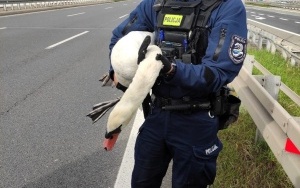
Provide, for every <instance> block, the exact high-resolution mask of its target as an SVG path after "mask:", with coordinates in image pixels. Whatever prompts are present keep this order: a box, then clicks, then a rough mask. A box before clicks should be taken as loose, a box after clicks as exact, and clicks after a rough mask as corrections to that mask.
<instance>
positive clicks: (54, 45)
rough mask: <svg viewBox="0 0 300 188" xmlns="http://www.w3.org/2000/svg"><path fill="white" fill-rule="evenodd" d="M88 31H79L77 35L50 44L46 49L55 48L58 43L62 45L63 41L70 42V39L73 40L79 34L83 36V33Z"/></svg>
mask: <svg viewBox="0 0 300 188" xmlns="http://www.w3.org/2000/svg"><path fill="white" fill-rule="evenodd" d="M88 32H89V31H84V32H82V33H79V34H77V35H74V36H73V37H70V38H67V39H65V40H63V41H60V42H58V43H55V44H53V45H51V46H48V47H47V48H45V49H46V50H49V49H51V48H54V47H56V46H58V45H60V44H62V43H65V42H68V41H69V40H72V39H74V38H76V37H79V36H81V35H84V34H86V33H88Z"/></svg>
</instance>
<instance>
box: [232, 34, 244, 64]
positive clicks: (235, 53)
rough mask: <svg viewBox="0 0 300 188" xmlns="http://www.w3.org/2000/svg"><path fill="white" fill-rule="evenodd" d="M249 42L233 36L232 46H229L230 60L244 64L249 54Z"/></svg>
mask: <svg viewBox="0 0 300 188" xmlns="http://www.w3.org/2000/svg"><path fill="white" fill-rule="evenodd" d="M246 45H247V40H246V39H244V38H242V37H240V36H237V35H233V36H232V38H231V44H230V46H229V50H228V53H229V57H230V59H231V60H232V61H233V62H234V63H235V64H239V63H242V62H243V61H244V59H245V57H246V53H247V50H246V48H247V46H246Z"/></svg>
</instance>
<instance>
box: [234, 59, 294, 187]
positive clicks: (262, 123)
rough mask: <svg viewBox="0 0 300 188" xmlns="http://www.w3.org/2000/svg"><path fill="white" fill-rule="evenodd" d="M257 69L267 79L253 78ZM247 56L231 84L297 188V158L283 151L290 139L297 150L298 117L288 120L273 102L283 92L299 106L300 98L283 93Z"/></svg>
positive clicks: (278, 82)
mask: <svg viewBox="0 0 300 188" xmlns="http://www.w3.org/2000/svg"><path fill="white" fill-rule="evenodd" d="M253 66H256V67H257V68H259V70H261V72H264V73H266V74H268V75H259V76H254V75H252V68H253ZM261 67H262V66H261V65H259V63H258V62H256V61H255V60H254V57H253V56H250V55H248V56H247V57H246V60H245V62H244V66H243V68H242V70H241V72H240V74H239V76H238V77H236V79H235V80H234V81H233V82H232V83H231V85H232V86H233V87H234V89H235V91H236V92H237V94H238V96H239V97H240V99H241V100H242V103H243V105H244V106H245V108H246V109H247V111H248V113H249V114H250V115H251V117H252V119H253V121H254V122H255V124H256V126H257V129H258V130H259V132H260V134H261V135H262V137H263V138H264V140H265V141H266V142H267V144H268V145H269V147H270V149H271V150H272V152H273V153H274V155H275V157H276V158H277V160H278V162H279V163H280V164H281V165H282V167H283V169H284V171H285V172H286V174H287V175H288V177H289V179H290V180H291V182H292V184H293V185H294V186H295V187H300V155H297V154H293V153H289V152H287V151H286V150H285V145H286V142H287V139H288V138H289V139H290V140H291V141H292V142H293V143H294V145H295V146H296V147H297V148H300V117H293V116H291V115H290V114H289V113H288V112H287V111H286V110H285V109H284V108H283V107H282V106H281V105H280V104H279V103H278V102H277V100H276V96H277V95H278V91H279V90H282V91H283V92H284V93H285V94H286V95H288V96H289V97H290V98H291V99H292V100H293V101H294V102H295V103H297V104H298V106H300V103H299V101H300V97H299V96H298V95H297V94H295V93H293V92H292V91H291V90H290V89H288V90H286V88H285V87H286V86H284V87H283V88H285V89H283V88H282V85H284V84H283V83H281V82H280V77H279V76H274V75H271V74H270V73H269V72H265V70H266V69H264V68H263V69H262V68H261Z"/></svg>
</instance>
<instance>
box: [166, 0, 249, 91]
mask: <svg viewBox="0 0 300 188" xmlns="http://www.w3.org/2000/svg"><path fill="white" fill-rule="evenodd" d="M210 22H211V25H212V30H211V33H210V35H209V39H208V47H207V50H206V54H205V56H204V57H203V59H202V64H199V65H192V64H184V63H182V62H180V61H176V65H177V70H176V73H175V74H174V76H173V78H172V79H171V80H169V81H168V83H169V84H174V85H180V86H182V87H185V88H190V89H193V88H194V89H195V88H201V90H202V91H205V92H208V93H209V92H215V91H217V90H219V89H220V88H221V87H222V86H223V85H226V84H228V83H230V82H231V81H232V80H233V79H234V78H235V77H236V76H237V75H238V72H239V70H240V69H241V67H242V64H243V60H244V58H245V55H246V39H247V25H246V24H247V22H246V11H245V8H244V5H243V4H242V1H225V2H223V4H222V5H221V6H220V7H219V8H218V10H216V11H214V12H213V14H212V16H211V18H210Z"/></svg>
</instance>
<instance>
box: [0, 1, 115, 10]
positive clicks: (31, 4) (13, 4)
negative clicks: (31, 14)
mask: <svg viewBox="0 0 300 188" xmlns="http://www.w3.org/2000/svg"><path fill="white" fill-rule="evenodd" d="M99 2H111V0H55V1H50V0H49V1H44V0H40V1H39V0H24V1H21V0H0V12H1V11H15V10H27V9H28V10H30V9H31V10H33V9H36V8H50V7H58V6H71V5H79V4H90V3H99Z"/></svg>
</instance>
